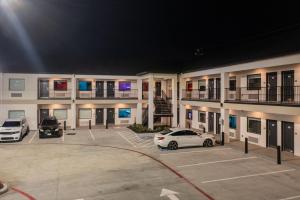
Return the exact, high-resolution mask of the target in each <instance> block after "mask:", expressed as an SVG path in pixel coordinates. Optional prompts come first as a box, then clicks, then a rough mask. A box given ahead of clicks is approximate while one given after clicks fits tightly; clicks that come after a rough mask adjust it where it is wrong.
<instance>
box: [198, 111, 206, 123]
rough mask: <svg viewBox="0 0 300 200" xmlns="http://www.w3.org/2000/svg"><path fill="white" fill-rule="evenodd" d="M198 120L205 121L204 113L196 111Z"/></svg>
mask: <svg viewBox="0 0 300 200" xmlns="http://www.w3.org/2000/svg"><path fill="white" fill-rule="evenodd" d="M198 122H202V123H205V122H206V113H205V112H201V111H198Z"/></svg>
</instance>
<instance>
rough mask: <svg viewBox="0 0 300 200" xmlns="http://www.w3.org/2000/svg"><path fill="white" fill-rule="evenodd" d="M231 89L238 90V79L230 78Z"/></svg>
mask: <svg viewBox="0 0 300 200" xmlns="http://www.w3.org/2000/svg"><path fill="white" fill-rule="evenodd" d="M229 90H230V91H235V90H236V80H235V79H232V80H229Z"/></svg>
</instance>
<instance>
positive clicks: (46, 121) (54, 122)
mask: <svg viewBox="0 0 300 200" xmlns="http://www.w3.org/2000/svg"><path fill="white" fill-rule="evenodd" d="M57 124H58V122H57V119H44V120H43V121H42V126H53V125H57Z"/></svg>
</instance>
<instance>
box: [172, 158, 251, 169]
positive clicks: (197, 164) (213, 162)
mask: <svg viewBox="0 0 300 200" xmlns="http://www.w3.org/2000/svg"><path fill="white" fill-rule="evenodd" d="M255 158H257V157H255V156H253V157H246V158H234V159H229V160H217V161H211V162H204V163H195V164H190V165H179V166H176V167H178V168H183V167H192V166H200V165H209V164H215V163H225V162H233V161H239V160H248V159H255Z"/></svg>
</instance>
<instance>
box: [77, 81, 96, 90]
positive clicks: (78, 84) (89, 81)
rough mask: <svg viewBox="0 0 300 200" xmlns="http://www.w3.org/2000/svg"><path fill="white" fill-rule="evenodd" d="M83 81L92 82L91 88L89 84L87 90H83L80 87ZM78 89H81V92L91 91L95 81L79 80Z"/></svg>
mask: <svg viewBox="0 0 300 200" xmlns="http://www.w3.org/2000/svg"><path fill="white" fill-rule="evenodd" d="M81 82H86V83H90V88H88V86H87V90H81V89H80V83H81ZM78 91H80V92H90V91H93V83H92V81H85V80H79V82H78Z"/></svg>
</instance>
